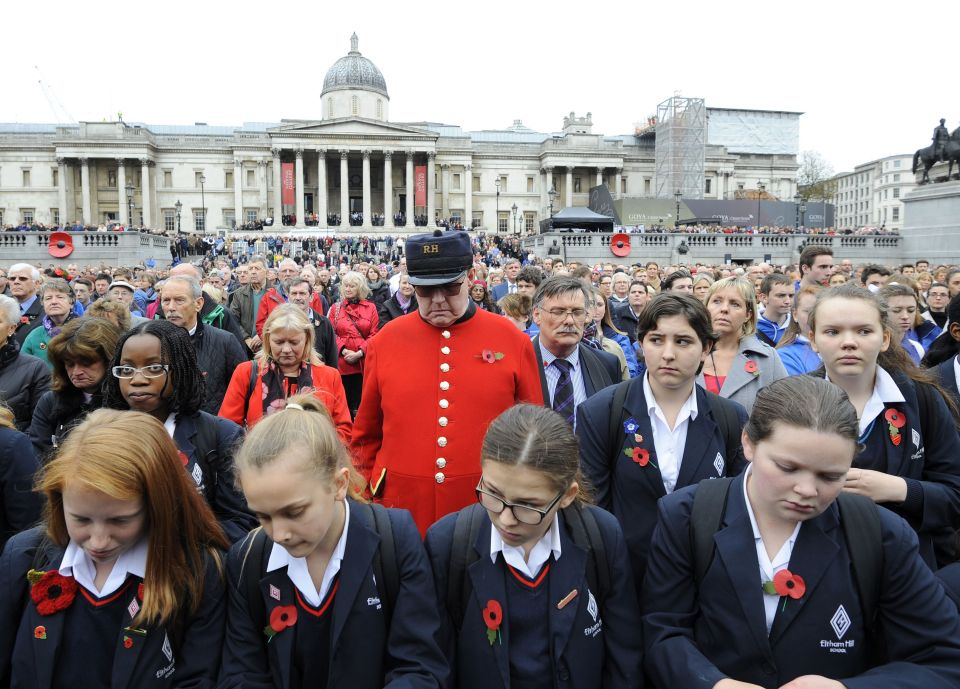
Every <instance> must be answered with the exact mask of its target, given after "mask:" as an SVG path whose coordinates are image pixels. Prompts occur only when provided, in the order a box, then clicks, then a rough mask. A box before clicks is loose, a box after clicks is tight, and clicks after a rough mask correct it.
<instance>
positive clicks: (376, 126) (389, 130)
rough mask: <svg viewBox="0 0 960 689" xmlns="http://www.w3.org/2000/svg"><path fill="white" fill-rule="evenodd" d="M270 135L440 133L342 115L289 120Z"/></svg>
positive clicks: (399, 135)
mask: <svg viewBox="0 0 960 689" xmlns="http://www.w3.org/2000/svg"><path fill="white" fill-rule="evenodd" d="M268 132H269V134H270V135H271V136H283V137H287V136H323V135H327V134H329V135H335V136H340V137H342V136H363V137H371V136H380V137H386V138H392V137H411V136H415V137H418V138H423V137H429V138H434V139H436V138H438V137H439V136H440V135H439V134H437V133H436V132H433V131H430V130H429V129H418V128H416V127H410V126H406V125H397V124H391V123H389V122H380V121H377V120H368V119H363V118H359V117H343V118H339V119H335V120H317V121H314V122H291V123H289V124H283V125H281V126H279V127H272V128H270V129H269V130H268Z"/></svg>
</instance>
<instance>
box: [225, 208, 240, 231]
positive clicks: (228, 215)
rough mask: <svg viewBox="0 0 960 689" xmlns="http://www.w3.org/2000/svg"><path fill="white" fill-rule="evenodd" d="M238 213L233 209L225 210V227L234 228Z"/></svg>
mask: <svg viewBox="0 0 960 689" xmlns="http://www.w3.org/2000/svg"><path fill="white" fill-rule="evenodd" d="M236 217H237V216H236V213H234V211H233V209H232V208H224V209H223V225H224V227H233V226H234V221H235V220H236Z"/></svg>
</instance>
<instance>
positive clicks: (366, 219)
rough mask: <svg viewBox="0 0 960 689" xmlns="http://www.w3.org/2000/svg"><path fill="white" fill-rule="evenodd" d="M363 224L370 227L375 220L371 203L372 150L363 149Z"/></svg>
mask: <svg viewBox="0 0 960 689" xmlns="http://www.w3.org/2000/svg"><path fill="white" fill-rule="evenodd" d="M362 153H363V226H364V227H370V226H371V223H372V221H373V217H372V213H371V205H372V204H371V203H370V151H368V150H366V149H364V150H363V152H362Z"/></svg>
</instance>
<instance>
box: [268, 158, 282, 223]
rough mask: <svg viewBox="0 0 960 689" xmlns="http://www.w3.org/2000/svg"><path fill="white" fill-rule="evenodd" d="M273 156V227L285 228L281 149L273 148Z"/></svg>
mask: <svg viewBox="0 0 960 689" xmlns="http://www.w3.org/2000/svg"><path fill="white" fill-rule="evenodd" d="M270 153H272V154H273V226H274V228H276V229H277V230H280V229H282V228H283V191H282V187H283V180H282V179H281V178H280V149H279V148H271V149H270Z"/></svg>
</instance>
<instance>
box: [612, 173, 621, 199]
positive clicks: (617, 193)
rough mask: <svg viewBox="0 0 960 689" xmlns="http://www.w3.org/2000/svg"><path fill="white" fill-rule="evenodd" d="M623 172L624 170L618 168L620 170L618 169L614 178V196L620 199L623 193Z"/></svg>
mask: <svg viewBox="0 0 960 689" xmlns="http://www.w3.org/2000/svg"><path fill="white" fill-rule="evenodd" d="M622 173H623V170H619V169H618V170H617V176H616V177H615V178H614V181H613V198H615V199H619V198H620V196H621V193H620V185H621V184H622V182H621V179H622V177H621V174H622Z"/></svg>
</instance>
